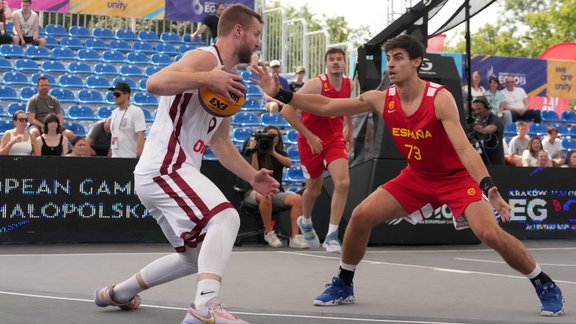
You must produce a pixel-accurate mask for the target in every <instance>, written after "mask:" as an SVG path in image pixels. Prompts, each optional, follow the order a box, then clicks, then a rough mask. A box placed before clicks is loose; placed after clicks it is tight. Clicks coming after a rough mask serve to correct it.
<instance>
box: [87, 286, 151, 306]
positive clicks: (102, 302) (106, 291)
mask: <svg viewBox="0 0 576 324" xmlns="http://www.w3.org/2000/svg"><path fill="white" fill-rule="evenodd" d="M113 288H114V285H112V286H110V287H104V288H97V289H96V290H95V291H94V303H96V306H98V307H106V306H118V307H120V309H123V310H133V309H136V308H138V307H140V302H141V301H142V300H141V299H140V296H139V295H136V296H134V298H132V299H131V300H130V301H129V302H127V303H125V304H120V303H117V302H115V301H114V289H113Z"/></svg>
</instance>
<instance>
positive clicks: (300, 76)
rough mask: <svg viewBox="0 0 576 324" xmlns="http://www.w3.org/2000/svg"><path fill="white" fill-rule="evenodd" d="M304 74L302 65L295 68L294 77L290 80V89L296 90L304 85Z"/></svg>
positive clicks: (304, 70)
mask: <svg viewBox="0 0 576 324" xmlns="http://www.w3.org/2000/svg"><path fill="white" fill-rule="evenodd" d="M305 76H306V69H305V68H304V67H303V66H299V67H297V68H296V79H295V80H294V81H292V82H290V91H292V92H296V91H298V90H300V88H302V86H303V85H304V77H305Z"/></svg>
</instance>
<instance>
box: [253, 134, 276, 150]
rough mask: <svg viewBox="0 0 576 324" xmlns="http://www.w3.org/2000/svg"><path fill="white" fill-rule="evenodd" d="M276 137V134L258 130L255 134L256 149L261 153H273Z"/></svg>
mask: <svg viewBox="0 0 576 324" xmlns="http://www.w3.org/2000/svg"><path fill="white" fill-rule="evenodd" d="M274 137H276V135H275V134H267V133H263V132H256V134H255V135H254V140H255V141H256V151H258V153H259V154H271V153H272V151H273V150H274Z"/></svg>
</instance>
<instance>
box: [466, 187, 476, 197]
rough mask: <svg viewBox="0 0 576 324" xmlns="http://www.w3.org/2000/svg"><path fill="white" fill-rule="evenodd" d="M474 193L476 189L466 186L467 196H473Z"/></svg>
mask: <svg viewBox="0 0 576 324" xmlns="http://www.w3.org/2000/svg"><path fill="white" fill-rule="evenodd" d="M475 194H476V189H474V188H468V196H474V195H475Z"/></svg>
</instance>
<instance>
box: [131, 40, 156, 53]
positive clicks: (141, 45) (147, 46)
mask: <svg viewBox="0 0 576 324" xmlns="http://www.w3.org/2000/svg"><path fill="white" fill-rule="evenodd" d="M132 50H133V51H135V52H140V53H144V54H153V53H156V50H155V49H154V46H153V45H152V43H150V42H142V41H139V42H134V43H132Z"/></svg>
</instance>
